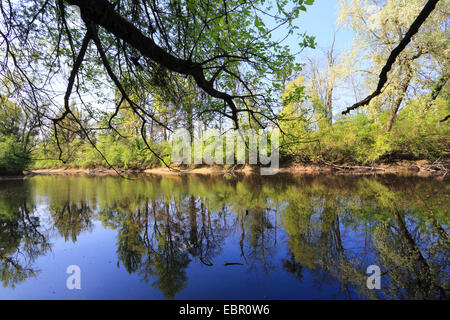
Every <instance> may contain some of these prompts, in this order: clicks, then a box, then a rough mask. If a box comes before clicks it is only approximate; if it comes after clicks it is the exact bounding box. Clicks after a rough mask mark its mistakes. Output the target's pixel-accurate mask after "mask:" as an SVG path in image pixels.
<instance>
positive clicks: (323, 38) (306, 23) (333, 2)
mask: <svg viewBox="0 0 450 320" xmlns="http://www.w3.org/2000/svg"><path fill="white" fill-rule="evenodd" d="M337 17H338V1H337V0H315V1H314V4H313V5H312V6H307V12H305V13H303V14H302V15H301V16H300V19H299V22H298V26H299V27H300V30H301V31H305V32H306V33H307V34H308V35H311V36H315V37H316V42H317V48H318V49H320V48H327V47H329V46H330V45H331V43H332V41H333V32H334V30H335V29H336V20H337ZM352 38H353V33H352V31H351V30H349V29H344V28H343V27H340V28H339V31H338V32H337V34H336V43H335V49H336V50H337V53H341V52H343V51H344V50H345V49H350V48H351V46H352ZM293 40H294V39H290V41H293ZM304 53H306V54H308V55H309V54H312V55H314V54H316V53H318V52H317V50H309V49H308V50H305V51H304Z"/></svg>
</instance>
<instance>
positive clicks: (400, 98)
mask: <svg viewBox="0 0 450 320" xmlns="http://www.w3.org/2000/svg"><path fill="white" fill-rule="evenodd" d="M405 67H406V74H405V78H404V79H403V81H402V83H401V84H400V88H399V92H398V96H397V99H395V102H394V104H393V105H392V108H391V112H390V114H389V118H388V121H387V123H386V132H389V131H391V130H392V126H393V125H394V121H395V117H396V116H397V112H398V110H399V109H400V105H401V104H402V102H403V98H404V97H405V94H406V91H407V90H408V87H409V83H410V82H411V78H412V71H411V66H410V65H409V64H406V66H405Z"/></svg>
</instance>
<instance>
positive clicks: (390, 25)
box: [339, 0, 449, 131]
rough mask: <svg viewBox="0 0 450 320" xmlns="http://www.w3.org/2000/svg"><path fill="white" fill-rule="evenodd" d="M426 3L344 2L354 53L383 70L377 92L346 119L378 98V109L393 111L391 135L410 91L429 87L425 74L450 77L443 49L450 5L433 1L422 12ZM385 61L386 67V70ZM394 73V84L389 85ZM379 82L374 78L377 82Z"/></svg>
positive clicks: (389, 126) (389, 124)
mask: <svg viewBox="0 0 450 320" xmlns="http://www.w3.org/2000/svg"><path fill="white" fill-rule="evenodd" d="M423 3H424V1H422V0H415V1H395V0H387V1H381V2H380V1H361V0H353V1H346V0H340V4H341V12H340V16H339V20H340V21H341V22H344V23H346V24H347V25H349V26H350V27H351V28H352V29H353V30H354V31H355V33H356V34H357V36H356V38H355V44H356V43H357V44H358V45H357V46H356V45H355V46H354V48H355V49H354V50H357V51H360V52H361V54H360V56H361V57H362V60H364V61H365V62H368V63H369V65H370V66H371V69H372V70H379V69H381V73H380V74H379V77H378V78H379V81H378V84H377V88H376V90H375V91H374V92H373V93H372V94H370V95H369V96H367V97H366V98H365V99H363V100H362V101H360V102H357V103H355V104H354V105H353V106H351V107H349V108H347V109H346V110H345V111H344V112H343V114H346V113H348V112H350V111H351V110H353V109H356V108H358V107H360V106H363V105H366V104H369V103H370V102H371V101H372V100H373V99H374V98H376V97H377V99H378V103H376V102H375V104H380V100H381V101H383V102H382V103H381V104H383V103H386V104H389V105H390V106H391V107H390V111H389V117H388V120H387V123H386V127H385V129H386V131H390V130H391V129H392V126H393V123H394V120H395V118H396V115H397V113H398V111H399V109H400V107H401V105H402V103H403V102H404V100H405V96H406V94H407V92H408V89H409V88H410V87H411V86H413V85H414V84H416V85H417V84H418V83H420V82H422V84H423V81H424V79H423V76H422V73H423V71H424V70H426V69H428V70H429V71H431V73H432V74H433V75H436V74H437V75H445V74H448V67H449V65H448V56H447V55H448V53H445V51H444V52H443V51H442V48H446V47H447V46H448V40H446V38H447V37H446V36H445V34H446V32H447V26H446V23H445V21H446V19H447V16H448V15H447V13H446V9H445V8H447V7H448V6H449V2H448V0H443V1H440V2H439V0H430V1H428V2H427V3H426V5H425V6H424V7H423V8H422V6H423ZM435 7H436V10H434V9H435ZM433 10H434V11H433ZM419 28H420V29H419ZM411 41H412V44H411V45H408V44H409V42H411ZM350 54H351V55H354V54H355V53H354V52H353V53H350ZM384 61H386V63H385V64H384V65H382V63H383V62H384ZM430 61H431V63H430ZM436 62H437V63H436ZM436 66H437V68H436ZM391 70H392V71H391ZM388 72H390V80H389V82H388V83H387V81H388V78H387V76H388ZM369 74H370V71H369ZM447 78H448V76H447ZM375 80H376V79H375V78H372V82H373V81H375ZM425 80H428V81H429V80H430V79H425ZM446 80H447V79H446ZM446 80H445V81H446ZM386 83H387V85H386V86H385V84H386ZM428 86H429V84H428ZM373 105H374V103H372V106H373Z"/></svg>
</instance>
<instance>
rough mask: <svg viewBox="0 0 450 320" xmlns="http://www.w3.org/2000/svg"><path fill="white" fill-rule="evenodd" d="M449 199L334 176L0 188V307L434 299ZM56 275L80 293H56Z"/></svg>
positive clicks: (426, 190)
mask: <svg viewBox="0 0 450 320" xmlns="http://www.w3.org/2000/svg"><path fill="white" fill-rule="evenodd" d="M449 189H450V188H449V184H448V181H442V179H441V180H439V179H435V178H433V179H424V178H400V177H395V178H393V177H348V176H316V177H313V176H301V177H292V176H278V177H272V178H268V177H267V178H262V177H259V176H255V177H242V178H236V177H229V178H211V177H197V176H191V177H164V178H162V177H143V178H133V179H131V180H127V179H123V178H117V177H62V176H37V177H33V178H30V179H25V180H11V181H0V277H1V282H2V286H0V298H1V299H36V298H37V299H79V298H81V299H108V298H110V299H174V298H176V299H375V298H382V299H410V298H416V299H422V298H437V299H439V298H444V297H445V296H447V298H448V296H449V295H450V292H449V291H448V290H447V289H449V253H450V250H449V249H450V240H449V234H448V226H449V221H450V214H449V208H450V198H449V197H450V192H449V191H450V190H449ZM69 265H77V266H79V267H80V270H81V289H80V290H69V289H68V288H67V287H66V280H67V278H68V277H69V276H70V275H69V274H67V273H66V270H67V267H68V266H69ZM369 265H377V266H379V268H380V271H381V278H380V282H381V289H380V290H369V289H368V288H367V285H366V283H367V278H368V276H369V275H368V274H366V271H367V267H368V266H369Z"/></svg>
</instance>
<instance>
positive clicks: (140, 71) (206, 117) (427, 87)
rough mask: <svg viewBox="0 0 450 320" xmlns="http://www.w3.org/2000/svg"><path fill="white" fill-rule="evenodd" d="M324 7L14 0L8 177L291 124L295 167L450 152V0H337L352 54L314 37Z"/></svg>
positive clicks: (8, 70)
mask: <svg viewBox="0 0 450 320" xmlns="http://www.w3.org/2000/svg"><path fill="white" fill-rule="evenodd" d="M311 6H314V1H313V0H290V1H288V0H273V1H265V0H258V1H243V0H230V1H219V0H206V1H201V0H152V1H136V0H116V1H107V0H95V1H87V0H67V1H63V0H54V1H49V0H33V1H12V0H4V1H1V3H0V174H2V175H11V174H19V173H21V172H22V171H23V170H24V169H33V168H60V167H74V168H98V167H109V168H123V169H130V168H131V169H146V168H154V167H161V166H165V165H170V163H171V162H172V161H171V156H170V155H171V148H172V143H171V139H172V137H173V133H174V131H175V130H176V129H178V128H185V129H187V130H188V131H189V133H190V135H191V136H194V135H199V134H201V133H202V132H204V131H206V130H207V129H210V128H214V129H218V130H219V131H220V132H221V133H225V132H226V131H227V130H229V129H230V128H240V129H248V128H256V129H258V128H263V129H270V128H278V129H279V130H280V132H281V141H280V156H281V162H282V164H287V163H304V164H309V163H316V164H351V165H373V164H376V163H386V162H391V161H397V160H428V161H429V162H436V161H446V160H448V157H449V151H450V144H449V133H450V130H449V125H448V123H449V122H448V118H449V117H448V115H450V103H449V100H450V90H449V89H450V88H449V85H448V79H449V75H450V71H449V70H450V69H449V65H450V62H449V61H450V59H449V58H450V46H449V43H450V37H449V33H448V26H449V22H450V20H449V12H450V0H440V1H439V0H435V1H433V0H430V1H424V0H408V1H402V0H381V1H380V0H339V1H338V19H337V21H336V25H337V26H339V28H347V29H349V30H351V31H352V34H353V44H352V46H351V49H350V50H345V51H342V52H340V51H339V50H336V46H335V45H336V44H335V39H334V40H333V39H330V42H329V43H330V44H329V46H328V47H327V48H317V43H316V40H317V39H315V38H314V37H313V36H310V35H308V34H306V33H303V32H302V31H301V28H300V26H301V23H302V19H301V18H302V16H303V15H308V10H309V8H310V7H311ZM419 17H421V18H422V21H421V22H420V23H418V19H419ZM423 18H425V19H423ZM414 26H415V27H417V26H418V27H419V28H416V30H415V31H416V32H414V33H413V32H412V31H411V30H412V29H413V28H414ZM279 30H283V31H282V32H281V34H282V36H280V33H279V32H278V31H279ZM277 32H278V33H277ZM336 32H339V30H338V31H336ZM288 37H289V38H290V39H295V43H296V47H295V48H292V46H291V45H288V44H286V41H285V40H286V38H288ZM408 37H409V39H408V40H410V41H406V40H405V39H406V38H408ZM405 44H406V45H405ZM399 47H402V50H399ZM306 49H308V50H311V49H314V50H315V51H316V52H317V53H316V55H315V56H314V57H311V56H308V55H307V54H306V53H304V51H305V50H306ZM308 52H310V51H308ZM393 53H395V54H396V55H395V56H394V59H393V60H392V59H391V58H392V55H393ZM387 63H388V64H389V63H390V64H391V65H390V68H387V69H386V64H387ZM380 72H381V73H383V72H385V75H386V77H385V78H386V79H385V81H384V83H382V82H380V81H381V79H382V77H381V76H380ZM380 83H381V85H380ZM377 85H378V87H377ZM371 92H374V93H376V94H372V95H371V94H370V93H371ZM342 94H346V95H347V96H348V97H349V99H351V100H352V101H354V102H355V104H354V105H353V106H348V105H340V104H339V103H337V101H340V100H338V99H339V98H340V95H342ZM366 96H368V98H369V97H370V99H367V98H366V99H364V98H365V97H366ZM358 101H360V102H362V103H358ZM204 144H205V145H206V144H208V141H205V142H204Z"/></svg>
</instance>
